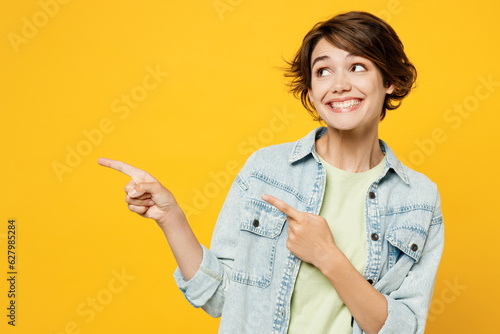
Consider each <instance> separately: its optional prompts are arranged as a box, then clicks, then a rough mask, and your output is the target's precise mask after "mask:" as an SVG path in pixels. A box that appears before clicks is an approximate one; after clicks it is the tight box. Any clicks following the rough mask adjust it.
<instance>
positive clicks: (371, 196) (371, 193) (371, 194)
mask: <svg viewBox="0 0 500 334" xmlns="http://www.w3.org/2000/svg"><path fill="white" fill-rule="evenodd" d="M368 196H370V198H371V199H374V198H375V193H374V192H373V191H370V192H369V193H368Z"/></svg>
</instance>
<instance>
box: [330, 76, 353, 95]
mask: <svg viewBox="0 0 500 334" xmlns="http://www.w3.org/2000/svg"><path fill="white" fill-rule="evenodd" d="M332 80H333V82H332V88H331V89H332V92H334V93H342V92H345V91H349V90H351V83H350V81H349V77H348V76H347V75H346V74H345V73H343V72H337V73H335V75H334V76H333V79H332Z"/></svg>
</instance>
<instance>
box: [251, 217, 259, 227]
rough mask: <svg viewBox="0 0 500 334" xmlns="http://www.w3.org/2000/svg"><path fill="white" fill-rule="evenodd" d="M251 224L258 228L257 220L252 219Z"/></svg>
mask: <svg viewBox="0 0 500 334" xmlns="http://www.w3.org/2000/svg"><path fill="white" fill-rule="evenodd" d="M252 224H253V226H254V227H259V220H258V219H254V220H253V223H252Z"/></svg>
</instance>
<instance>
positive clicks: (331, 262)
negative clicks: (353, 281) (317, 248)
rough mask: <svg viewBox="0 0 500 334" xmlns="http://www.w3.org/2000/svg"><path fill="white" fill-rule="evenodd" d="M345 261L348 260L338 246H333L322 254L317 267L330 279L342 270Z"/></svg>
mask: <svg viewBox="0 0 500 334" xmlns="http://www.w3.org/2000/svg"><path fill="white" fill-rule="evenodd" d="M343 259H347V258H346V257H345V255H344V253H343V252H342V251H341V250H340V248H338V246H337V245H336V244H333V245H330V246H329V247H328V249H326V250H325V251H323V252H322V256H321V257H320V258H319V260H318V264H317V265H316V267H317V268H318V269H319V270H320V271H321V272H322V273H323V275H325V276H326V277H328V276H329V275H331V274H333V273H335V272H336V271H337V270H338V269H339V268H340V266H341V263H342V260H343Z"/></svg>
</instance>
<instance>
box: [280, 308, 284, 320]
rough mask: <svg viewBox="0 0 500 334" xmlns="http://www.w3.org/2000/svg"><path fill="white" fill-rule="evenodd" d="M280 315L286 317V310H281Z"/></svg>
mask: <svg viewBox="0 0 500 334" xmlns="http://www.w3.org/2000/svg"><path fill="white" fill-rule="evenodd" d="M280 315H281V317H282V318H283V317H284V316H285V309H284V308H282V309H281V314H280Z"/></svg>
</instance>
